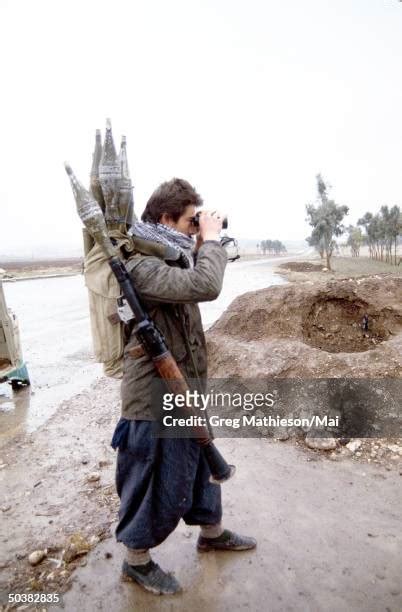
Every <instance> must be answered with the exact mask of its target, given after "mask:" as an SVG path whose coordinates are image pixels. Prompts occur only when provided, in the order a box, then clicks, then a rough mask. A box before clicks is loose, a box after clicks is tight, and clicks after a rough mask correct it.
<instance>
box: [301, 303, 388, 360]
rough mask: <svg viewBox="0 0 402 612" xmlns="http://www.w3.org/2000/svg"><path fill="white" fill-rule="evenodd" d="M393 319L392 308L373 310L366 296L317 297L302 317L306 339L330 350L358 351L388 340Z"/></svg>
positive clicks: (314, 344)
mask: <svg viewBox="0 0 402 612" xmlns="http://www.w3.org/2000/svg"><path fill="white" fill-rule="evenodd" d="M393 322H394V316H393V312H392V311H389V312H384V311H382V312H381V313H379V312H378V311H377V312H376V311H373V310H372V309H371V307H370V305H369V304H368V303H367V302H364V301H363V300H358V299H356V300H353V299H346V298H335V297H328V298H318V299H317V300H316V301H315V302H314V303H313V305H312V307H311V308H310V311H309V312H308V314H307V316H306V317H305V319H304V321H303V326H302V329H303V339H304V341H305V342H306V344H309V345H310V346H314V347H315V348H320V349H323V350H324V351H328V352H330V353H341V352H347V353H358V352H363V351H368V350H371V349H374V348H375V347H376V346H377V345H378V344H380V343H381V342H383V341H384V340H387V339H388V337H389V335H390V331H389V329H388V328H387V323H389V325H392V324H393Z"/></svg>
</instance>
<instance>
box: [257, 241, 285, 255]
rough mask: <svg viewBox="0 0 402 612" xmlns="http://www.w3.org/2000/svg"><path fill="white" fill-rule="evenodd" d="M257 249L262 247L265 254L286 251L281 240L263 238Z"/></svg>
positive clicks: (278, 253)
mask: <svg viewBox="0 0 402 612" xmlns="http://www.w3.org/2000/svg"><path fill="white" fill-rule="evenodd" d="M257 249H261V251H262V253H263V255H266V254H267V253H270V254H271V253H273V254H274V255H280V254H281V253H286V247H285V245H284V244H283V243H282V242H281V241H280V240H261V242H260V244H257Z"/></svg>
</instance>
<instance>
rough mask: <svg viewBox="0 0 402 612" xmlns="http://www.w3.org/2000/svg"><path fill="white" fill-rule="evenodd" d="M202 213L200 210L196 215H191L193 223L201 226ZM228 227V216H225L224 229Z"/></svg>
mask: <svg viewBox="0 0 402 612" xmlns="http://www.w3.org/2000/svg"><path fill="white" fill-rule="evenodd" d="M200 214H201V211H198V213H197V214H196V215H194V217H191V223H192V224H193V225H194V227H200ZM227 228H228V218H227V217H224V218H223V221H222V229H227Z"/></svg>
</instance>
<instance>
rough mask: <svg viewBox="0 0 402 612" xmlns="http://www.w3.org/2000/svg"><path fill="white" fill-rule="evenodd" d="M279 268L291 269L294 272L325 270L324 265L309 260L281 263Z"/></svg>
mask: <svg viewBox="0 0 402 612" xmlns="http://www.w3.org/2000/svg"><path fill="white" fill-rule="evenodd" d="M278 268H283V269H285V270H291V271H292V272H322V271H323V270H324V266H322V265H321V264H313V263H310V262H308V261H289V262H288V263H283V264H280V265H279V266H278ZM325 269H326V268H325Z"/></svg>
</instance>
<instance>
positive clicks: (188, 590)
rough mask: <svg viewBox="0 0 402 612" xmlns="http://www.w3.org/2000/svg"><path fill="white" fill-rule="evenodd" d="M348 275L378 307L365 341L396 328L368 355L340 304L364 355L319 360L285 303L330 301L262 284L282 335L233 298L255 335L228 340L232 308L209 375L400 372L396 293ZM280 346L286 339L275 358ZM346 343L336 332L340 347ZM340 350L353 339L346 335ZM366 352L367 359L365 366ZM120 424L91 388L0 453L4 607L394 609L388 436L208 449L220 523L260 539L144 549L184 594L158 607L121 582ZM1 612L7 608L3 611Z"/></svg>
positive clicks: (394, 515)
mask: <svg viewBox="0 0 402 612" xmlns="http://www.w3.org/2000/svg"><path fill="white" fill-rule="evenodd" d="M313 274H316V273H315V272H314V273H313ZM324 274H325V273H324ZM357 280H359V279H357ZM357 280H356V281H353V283H355V284H353V283H352V284H350V283H351V282H350V281H348V284H347V286H346V288H345V287H344V289H343V290H344V292H346V293H348V291H350V292H351V295H353V291H355V292H356V291H357V292H360V293H359V295H357V296H355V297H357V299H358V300H359V299H360V300H362V301H366V304H367V305H369V306H370V307H371V308H372V309H374V310H375V308H377V310H375V312H374V310H373V311H372V319H373V321H372V322H371V325H373V324H374V323H375V326H374V327H372V328H371V332H370V333H371V334H372V335H373V337H374V338H377V337H379V336H378V333H377V332H378V326H380V327H381V325H382V324H383V323H384V317H383V319H381V318H380V317H377V319H375V317H374V315H377V311H378V312H380V311H381V310H382V311H383V315H384V313H385V315H384V316H388V318H387V320H386V323H387V326H384V325H383V327H384V329H387V330H388V331H391V332H392V333H390V334H389V335H388V336H387V337H386V338H385V337H384V338H382V339H381V341H379V342H378V344H373V343H371V345H372V346H373V348H371V347H370V350H367V349H366V348H365V345H364V343H365V342H366V340H367V338H365V337H364V336H363V335H362V330H361V329H360V328H358V327H353V326H352V325H349V324H350V323H353V322H354V321H351V320H348V317H350V313H349V311H348V308H345V307H344V305H343V306H342V305H341V306H340V308H341V312H342V313H344V314H345V317H344V318H342V321H341V327H342V325H343V323H344V322H345V320H346V324H348V325H346V327H345V329H348V327H349V329H350V330H351V332H350V335H351V336H352V341H353V340H354V341H355V342H358V343H359V346H360V343H363V345H361V346H360V348H363V350H359V349H358V350H354V351H352V352H350V353H348V352H345V351H333V352H331V351H329V350H322V349H320V348H319V347H318V346H316V344H317V343H316V342H315V339H314V338H313V340H312V342H310V343H308V342H306V340H307V338H306V337H305V336H303V329H304V330H305V332H306V327H305V328H303V321H304V319H303V312H304V311H303V310H301V309H300V308H298V307H297V299H299V305H300V304H301V303H304V304H307V303H309V304H310V305H311V303H312V302H311V299H310V298H311V295H312V294H313V293H314V292H317V291H318V292H320V291H321V297H322V296H323V295H325V292H326V291H327V292H328V291H329V292H331V290H330V289H328V288H327V289H326V288H325V287H324V288H316V287H315V285H316V283H315V282H314V283H313V285H314V287H313V285H311V284H310V282H309V281H307V283H306V282H302V283H301V284H300V285H298V286H296V285H294V284H293V283H292V285H291V286H290V287H288V286H283V287H276V288H275V289H274V291H275V292H276V294H277V299H276V300H275V299H274V300H271V312H270V315H271V317H272V315H273V314H275V312H276V313H277V314H278V316H279V319H282V325H281V326H279V327H278V325H275V322H272V321H271V322H269V321H268V320H265V319H264V321H263V320H260V319H259V318H258V317H260V318H261V316H262V315H261V313H260V314H259V315H258V314H257V315H255V314H253V313H254V311H257V310H261V308H259V306H260V305H259V303H258V301H256V299H255V295H254V298H253V300H250V295H249V296H248V298H247V297H246V298H243V302H242V298H238V300H240V305H241V304H243V306H244V311H243V314H244V316H245V318H246V319H247V320H248V325H247V326H246V327H245V328H244V333H251V334H252V330H253V329H257V327H258V329H259V330H260V338H254V337H251V336H250V337H248V336H247V337H245V336H244V333H242V337H241V338H240V337H236V334H235V333H233V332H234V329H235V327H234V326H233V325H232V324H233V320H231V317H233V316H234V315H235V314H237V315H238V314H239V302H238V301H237V306H235V307H234V308H232V310H230V309H229V311H228V313H226V315H223V317H222V318H221V320H220V322H219V323H218V324H216V325H215V326H213V328H212V330H211V331H210V332H208V336H209V347H210V358H211V365H212V367H213V370H214V374H216V375H218V376H225V375H227V374H226V372H227V371H230V374H232V375H233V373H234V372H235V371H236V369H237V370H238V371H239V372H241V371H243V373H244V372H245V371H246V372H249V371H251V370H250V369H249V366H250V367H251V369H254V370H255V372H256V373H257V372H262V370H261V364H263V363H269V364H270V368H271V371H270V373H269V375H270V376H272V375H275V372H277V373H280V372H281V371H283V367H285V364H286V363H287V364H288V366H287V367H288V368H290V370H289V372H288V374H287V375H289V376H293V374H294V372H293V370H294V371H296V370H297V367H298V363H299V364H302V366H303V368H304V369H306V368H307V369H306V371H307V370H308V368H312V367H313V366H314V368H316V375H319V373H320V370H319V368H321V374H323V373H324V374H325V373H327V372H330V374H329V375H330V376H332V375H334V372H335V373H336V372H337V371H338V372H341V371H342V372H343V371H345V372H347V371H349V372H351V371H352V370H351V368H352V369H353V367H354V366H356V367H357V364H359V367H361V363H362V361H361V360H362V359H363V362H364V363H365V364H366V365H365V367H367V368H370V367H371V368H372V369H371V370H369V371H370V372H371V373H374V372H375V376H377V375H381V372H382V375H383V376H384V371H386V372H388V375H389V376H396V377H398V376H400V371H401V370H400V367H401V364H400V357H401V352H400V348H399V349H398V347H400V343H401V339H400V330H399V325H400V320H399V319H398V316H399V309H400V308H401V302H400V300H399V298H398V295H399V293H398V291H399V290H400V284H399V283H398V281H397V280H395V279H394V280H392V279H382V277H379V278H376V279H374V280H373V279H371V280H364V281H363V282H360V283H357ZM384 282H386V285H384V284H383V283H384ZM317 287H318V286H317ZM376 288H377V289H376ZM385 289H388V290H387V291H385ZM391 289H392V290H391ZM266 291H270V290H263V292H258V294H259V295H260V296H261V295H262V296H264V295H266ZM289 291H290V294H289V295H288V294H287V293H286V292H289ZM264 292H265V293H264ZM281 292H282V293H281ZM283 292H285V293H286V295H288V299H284V296H285V293H283ZM282 294H283V295H282ZM326 295H327V297H328V295H329V297H330V296H331V293H329V294H328V293H327V294H326ZM308 296H310V298H309V297H308ZM260 299H262V297H261V298H260ZM264 299H265V298H264ZM309 299H310V302H309V301H308V300H309ZM345 299H346V298H345ZM244 300H245V301H244ZM303 300H304V301H303ZM376 300H377V301H376ZM381 300H382V301H381ZM387 300H388V301H387ZM327 301H328V300H327ZM324 302H325V300H324ZM380 302H381V303H380ZM366 304H364V307H366ZM275 305H276V306H275ZM284 305H285V310H284ZM250 306H251V308H250ZM337 307H338V305H337V306H336V308H337ZM242 308H243V307H242ZM242 308H240V310H241V309H242ZM292 308H293V309H294V310H293V311H292ZM359 308H360V306H359ZM286 309H287V310H286ZM387 309H388V310H387ZM235 311H236V312H235ZM285 311H286V312H285ZM292 312H293V314H291V313H292ZM309 312H310V311H306V317H307V315H308V313H309ZM321 312H322V310H321V311H319V314H318V317H319V316H320V313H321ZM314 314H316V311H314ZM284 315H286V316H284ZM358 315H359V317H360V310H359V309H358ZM256 316H257V318H256V319H255V317H256ZM322 316H323V317H324V318H323V319H322V321H327V322H328V321H330V320H331V319H333V313H331V311H330V310H328V308H327V310H325V308H324V315H322ZM307 318H308V317H307ZM254 319H255V320H254ZM287 319H288V320H287ZM322 321H321V320H320V321H318V325H316V323H317V321H316V319H314V320H313V324H314V325H315V326H316V330H317V333H319V332H322V331H323V330H320V328H319V325H321V323H322ZM257 323H258V326H257ZM271 323H272V324H271ZM388 323H390V325H389V326H388ZM286 325H287V326H288V328H289V329H287V328H286ZM264 326H265V327H264ZM311 327H312V326H311V325H310V328H311ZM285 328H286V329H285ZM264 329H265V330H266V331H267V333H268V335H269V338H268V337H267V334H265V336H264V337H263V338H262V337H261V336H263V335H264V334H262V331H261V330H264ZM342 329H343V328H342ZM247 330H248V331H247ZM278 330H279V333H277V332H278ZM285 332H286V333H285ZM325 333H330V332H325ZM335 333H336V332H335ZM376 334H377V335H376ZM243 336H244V337H243ZM289 336H290V337H291V338H292V342H294V343H296V344H293V345H292V346H291V345H288V347H286V342H288V341H289ZM344 336H345V334H344V333H339V330H338V337H339V338H340V339H342V338H344ZM322 337H324V334H322ZM222 339H223V341H224V345H222V346H221V348H220V351H219V352H218V350H217V348H216V343H217V342H218V341H219V342H220V341H222ZM327 340H328V341H330V340H331V338H327ZM346 340H347V341H348V342H349V339H348V337H347V334H346ZM262 341H265V342H268V343H270V352H269V359H268V358H267V357H266V356H265V357H264V359H261V355H264V353H263V352H261V350H260V349H261V346H260V348H259V344H258V343H259V342H262ZM329 345H331V342H329ZM225 347H226V349H225ZM236 347H237V349H236ZM295 347H296V348H297V351H296V352H295V350H294V349H295ZM222 348H223V349H225V350H222ZM327 348H328V347H327ZM355 348H356V347H355ZM289 350H290V351H291V353H292V354H291V355H290V353H288V352H287V351H289ZM236 351H239V352H238V354H237V352H236ZM300 351H301V352H300ZM305 351H308V352H309V353H307V352H305ZM398 351H399V352H398ZM367 353H369V354H370V357H369V358H366V361H364V360H365V355H366V354H367ZM307 355H308V358H307ZM371 355H374V359H373V357H371ZM297 356H299V357H301V359H300V360H299V362H298V361H297V359H296V358H297ZM359 356H360V357H359ZM375 357H377V359H375ZM398 359H399V361H398ZM250 360H251V362H252V363H249V361H250ZM334 360H335V361H334ZM385 360H387V361H385ZM373 363H374V364H375V367H374V366H372V365H371V364H373ZM245 364H246V367H245ZM275 368H276V370H275ZM281 368H282V370H281ZM328 368H329V369H328ZM392 368H393V369H392ZM309 371H310V370H309ZM292 372H293V373H292ZM398 372H399V373H398ZM256 375H258V374H256ZM343 375H345V374H343ZM385 376H386V375H385ZM118 417H119V383H118V382H117V381H113V380H109V379H105V378H101V379H99V380H98V381H97V382H96V383H94V384H93V385H92V387H91V388H90V389H88V391H86V392H84V393H80V394H79V395H76V396H74V397H73V398H72V399H71V400H69V401H67V402H63V403H62V404H61V406H60V408H59V409H58V411H57V412H56V414H54V415H53V417H52V418H51V419H49V420H48V421H47V422H46V423H45V424H44V425H42V426H41V427H40V428H39V429H38V430H37V431H36V432H34V433H32V434H19V435H18V436H16V437H15V438H14V439H12V440H9V441H8V442H7V443H6V445H5V446H3V447H2V448H1V450H0V506H1V518H2V521H1V527H0V543H1V548H0V568H1V578H0V579H1V583H0V585H1V590H2V593H3V602H4V604H5V601H6V600H5V599H4V596H5V594H7V593H9V592H20V593H22V592H25V593H27V592H28V589H29V590H31V591H44V592H48V593H54V592H58V593H63V592H65V595H64V605H65V609H66V610H68V611H70V610H71V612H73V611H74V612H75V611H76V610H80V611H81V610H82V611H84V612H92V610H102V609H105V610H106V609H109V610H113V611H115V610H116V611H121V612H123V611H128V610H140V611H141V612H142V611H148V610H183V611H184V610H188V609H192V610H195V611H198V610H200V611H201V610H205V609H206V608H207V609H209V610H211V612H215V611H220V610H224V611H226V610H229V609H230V610H241V609H245V608H247V609H249V610H253V611H254V610H260V609H267V601H268V602H269V610H272V611H273V612H277V611H278V612H279V611H280V612H281V611H282V610H289V611H290V610H294V611H299V610H303V611H304V610H311V611H312V612H313V611H314V612H315V611H321V610H325V611H335V610H356V611H360V610H361V611H363V610H364V611H371V610H372V611H377V610H388V611H390V612H396V611H397V610H400V608H401V588H400V576H401V573H402V556H401V549H402V547H401V544H402V541H401V540H402V538H401V530H400V495H401V484H402V444H401V441H400V440H395V439H392V440H387V439H372V440H365V439H361V440H356V441H353V440H352V444H351V443H348V442H347V441H345V440H343V441H341V440H337V441H336V443H335V447H334V448H332V449H331V450H328V451H323V450H313V449H311V448H308V446H307V445H306V442H305V441H304V440H303V439H301V438H300V437H297V436H283V437H282V439H281V440H279V439H272V438H270V439H262V440H257V439H224V440H223V439H221V440H218V442H217V443H218V446H219V448H220V450H221V451H222V453H223V454H224V456H225V457H226V458H227V460H228V461H229V462H233V463H235V464H236V465H237V468H238V471H237V474H236V476H235V477H234V478H233V480H231V481H230V482H228V483H226V484H225V485H224V487H223V501H224V515H225V524H226V525H227V526H229V527H232V528H234V529H236V530H238V531H240V532H243V533H248V534H250V535H254V536H255V537H257V539H258V548H257V550H256V551H254V552H246V553H236V554H235V553H233V554H225V553H223V554H219V553H208V554H204V555H202V554H198V553H196V551H195V542H196V537H197V530H196V528H189V527H187V526H185V525H183V524H180V525H179V527H178V529H177V530H176V531H175V533H174V534H172V536H171V537H170V538H169V539H168V540H167V541H166V542H165V543H164V544H163V545H162V546H160V547H158V549H156V551H155V559H156V560H157V561H158V562H160V563H161V565H162V566H163V567H165V568H166V569H172V570H174V572H175V574H176V576H177V578H178V579H179V580H180V582H181V583H182V585H183V587H184V592H183V594H181V595H179V596H177V597H175V598H164V599H161V598H155V597H153V596H152V595H149V594H147V593H144V592H142V591H141V590H140V588H139V587H138V586H136V585H134V584H131V583H125V582H121V581H120V577H119V574H120V566H121V561H122V556H123V551H122V550H121V547H120V546H119V545H117V544H116V543H115V541H114V538H113V529H114V526H115V522H116V517H117V508H118V499H117V497H116V494H115V491H114V462H115V453H114V451H113V450H112V449H111V447H110V439H111V436H112V433H113V430H114V426H115V424H116V422H117V419H118ZM353 443H354V444H353ZM245 493H246V494H245ZM36 550H40V551H44V554H45V556H44V558H43V560H42V561H41V562H39V563H38V565H36V566H31V565H30V563H29V562H28V556H29V555H30V553H32V552H33V551H36ZM2 609H3V610H6V609H8V608H7V607H6V605H4V607H3V608H2ZM21 609H27V608H21ZM40 609H44V607H43V606H42V607H41V608H40Z"/></svg>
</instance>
